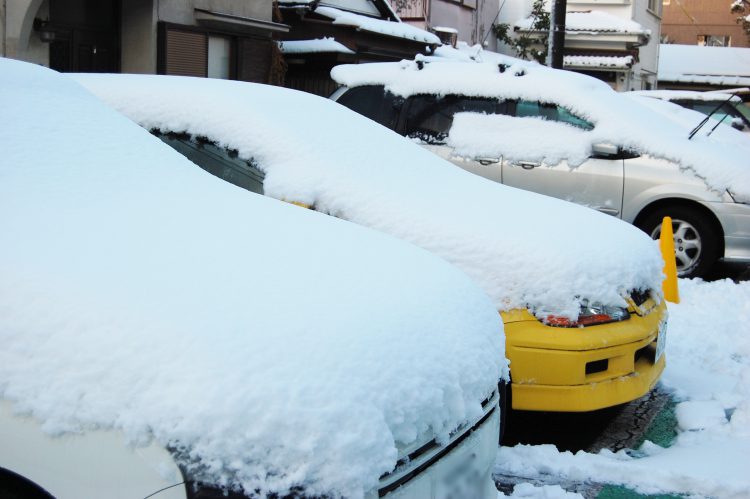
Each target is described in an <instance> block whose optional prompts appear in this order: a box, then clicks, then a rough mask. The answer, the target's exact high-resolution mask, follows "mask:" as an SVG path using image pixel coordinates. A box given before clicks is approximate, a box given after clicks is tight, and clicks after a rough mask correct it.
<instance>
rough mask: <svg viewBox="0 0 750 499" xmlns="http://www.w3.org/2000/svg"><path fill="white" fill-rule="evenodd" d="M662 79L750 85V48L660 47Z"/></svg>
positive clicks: (660, 78)
mask: <svg viewBox="0 0 750 499" xmlns="http://www.w3.org/2000/svg"><path fill="white" fill-rule="evenodd" d="M658 78H659V81H676V82H683V83H708V84H711V85H738V86H739V85H750V48H738V47H703V46H700V45H674V44H662V45H660V46H659V69H658Z"/></svg>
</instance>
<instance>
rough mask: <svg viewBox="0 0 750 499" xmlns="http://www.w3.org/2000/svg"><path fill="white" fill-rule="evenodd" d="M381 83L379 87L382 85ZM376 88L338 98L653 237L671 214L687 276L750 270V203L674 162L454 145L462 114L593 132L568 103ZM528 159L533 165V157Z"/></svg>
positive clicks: (451, 154) (604, 149)
mask: <svg viewBox="0 0 750 499" xmlns="http://www.w3.org/2000/svg"><path fill="white" fill-rule="evenodd" d="M456 67H458V66H456ZM334 76H335V75H334ZM391 76H392V75H391ZM373 80H375V82H377V79H376V78H373ZM369 83H373V81H370V82H369ZM369 83H368V84H364V85H359V86H354V85H353V86H350V87H346V86H344V87H342V88H340V89H339V90H337V91H336V92H335V93H334V94H333V95H332V96H331V99H333V100H336V101H338V102H339V103H340V104H343V105H344V106H346V107H348V108H350V109H352V110H354V111H357V112H359V113H361V114H363V115H365V116H368V117H369V118H371V119H373V120H375V121H377V122H379V123H380V124H382V125H384V126H386V127H389V128H391V129H392V130H394V131H396V132H398V133H400V134H402V135H405V136H408V137H412V138H415V139H416V140H418V142H419V143H420V144H422V145H423V146H424V147H426V148H427V149H429V150H430V151H432V152H434V153H435V154H437V155H439V156H441V157H443V158H445V159H447V160H449V161H451V162H452V163H454V164H456V165H458V166H460V167H461V168H463V169H465V170H468V171H470V172H473V173H475V174H478V175H481V176H483V177H486V178H488V179H490V180H494V181H496V182H500V183H503V184H506V185H510V186H513V187H518V188H521V189H526V190H529V191H534V192H538V193H541V194H546V195H549V196H553V197H557V198H560V199H564V200H568V201H572V202H576V203H579V204H582V205H585V206H589V207H591V208H594V209H596V210H599V211H601V212H603V213H607V214H609V215H612V216H615V217H618V218H621V219H623V220H625V221H627V222H629V223H632V224H634V225H636V226H637V227H639V228H641V229H642V230H644V231H645V232H646V233H648V234H650V235H651V236H652V237H653V238H655V239H656V238H658V237H659V235H660V233H661V222H662V219H663V217H664V216H670V217H671V218H672V222H673V231H674V240H675V253H676V254H675V256H676V261H677V269H678V274H679V275H680V276H681V277H698V276H702V275H704V274H705V273H706V272H707V271H708V270H709V269H710V268H711V267H712V266H713V264H714V263H715V262H716V261H717V260H719V259H724V260H730V261H736V262H750V205H748V204H743V203H739V202H735V199H733V197H732V194H730V193H729V192H728V191H724V192H717V191H716V190H711V189H710V188H709V187H707V185H706V184H705V183H704V182H703V181H702V180H701V179H700V178H698V177H697V176H693V175H686V174H685V173H683V172H682V171H681V170H680V168H679V167H678V165H677V164H675V163H673V162H670V161H667V160H664V159H659V158H656V157H652V156H649V155H646V154H642V153H640V152H639V151H637V150H625V149H622V148H618V147H614V146H611V145H608V144H598V145H595V146H594V148H593V151H594V154H593V155H592V156H591V157H589V159H588V160H586V161H585V162H583V163H582V164H580V165H577V167H576V168H572V167H571V166H572V165H569V164H568V162H567V161H566V160H562V161H560V162H559V163H557V164H555V165H548V164H545V163H544V162H539V161H536V160H532V159H529V160H519V159H518V158H514V160H509V159H507V158H503V157H501V156H491V157H468V158H467V157H465V156H461V155H459V154H457V153H456V152H455V151H454V150H453V148H452V147H451V146H450V145H448V143H447V141H446V138H447V136H448V133H449V131H450V129H451V126H452V123H453V116H454V115H455V114H456V113H462V112H473V113H483V114H502V115H505V116H510V117H519V118H520V117H541V118H543V119H545V120H550V121H557V122H564V123H568V124H570V125H573V126H575V127H578V128H580V129H583V130H593V129H594V124H592V123H590V122H589V121H587V120H585V119H583V118H581V117H579V116H576V115H575V114H574V113H572V112H570V111H569V110H568V109H566V108H565V107H563V106H561V105H558V104H555V103H554V102H550V101H547V102H537V101H531V100H524V99H523V98H520V96H519V97H518V98H515V99H514V98H503V99H501V98H498V97H497V96H491V95H487V96H482V95H481V93H480V94H479V95H477V94H478V91H477V86H473V87H472V89H471V90H467V92H466V94H461V92H460V90H461V88H460V87H456V86H455V85H454V91H455V93H452V94H447V95H445V94H442V95H438V94H437V93H435V94H430V93H421V92H420V93H418V94H414V95H408V96H406V97H398V96H396V95H394V94H392V93H390V92H388V91H386V90H385V87H384V85H382V84H369ZM468 94H470V96H469V95H468ZM499 140H501V139H499ZM529 153H530V154H529V157H530V158H531V157H532V154H531V153H532V151H529ZM542 166H543V168H542ZM582 230H585V228H582ZM551 243H552V242H551ZM623 251H627V248H623Z"/></svg>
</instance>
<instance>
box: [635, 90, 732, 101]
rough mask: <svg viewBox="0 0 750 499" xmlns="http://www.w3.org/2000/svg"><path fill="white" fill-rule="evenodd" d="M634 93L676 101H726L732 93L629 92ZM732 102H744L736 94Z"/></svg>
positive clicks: (681, 91) (685, 91)
mask: <svg viewBox="0 0 750 499" xmlns="http://www.w3.org/2000/svg"><path fill="white" fill-rule="evenodd" d="M629 93H631V94H633V95H641V96H643V97H651V98H654V99H661V100H668V101H675V100H691V101H705V102H724V101H726V100H727V99H729V98H730V96H731V95H732V92H731V91H726V92H698V91H694V90H635V91H633V92H629ZM730 100H731V101H732V102H742V99H740V98H739V97H738V96H736V95H735V96H734V97H732V98H731V99H730Z"/></svg>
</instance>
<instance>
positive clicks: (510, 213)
mask: <svg viewBox="0 0 750 499" xmlns="http://www.w3.org/2000/svg"><path fill="white" fill-rule="evenodd" d="M75 78H76V79H77V80H78V81H80V82H81V83H83V84H84V85H85V86H86V87H88V88H89V89H90V90H91V91H92V92H93V93H94V94H96V95H98V96H99V97H101V98H102V99H103V100H104V101H105V102H108V103H109V104H111V105H112V106H113V107H114V108H116V109H117V110H119V111H122V112H123V113H124V114H125V115H127V116H129V117H130V118H132V119H133V120H135V121H136V122H138V123H140V124H141V125H142V126H143V127H145V128H147V129H154V128H157V129H160V130H163V131H173V132H187V133H189V134H191V135H193V136H203V137H207V138H208V139H210V140H212V141H215V142H218V143H220V144H221V145H222V146H226V147H229V148H232V149H236V150H237V151H238V154H239V155H240V157H243V158H253V159H254V161H255V162H256V163H257V164H258V166H259V168H260V169H262V170H263V171H265V173H266V178H265V182H264V190H265V194H267V195H270V196H272V197H275V198H279V199H286V200H293V201H299V202H303V203H306V204H308V205H311V206H314V207H315V209H317V210H319V211H321V212H324V213H329V214H332V215H334V216H337V217H340V218H343V219H346V220H350V221H353V222H356V223H358V224H361V225H365V226H368V227H372V228H375V229H378V230H381V231H383V232H387V233H389V234H392V235H394V236H397V237H399V238H402V239H406V240H408V241H410V242H412V243H414V244H416V245H418V246H421V247H423V248H425V249H428V250H430V251H432V252H434V253H436V254H438V255H440V256H442V257H443V258H445V259H446V260H448V261H449V262H451V263H453V264H455V265H457V266H458V267H459V268H461V269H462V270H464V271H465V272H466V273H467V274H469V276H471V277H472V278H474V279H475V280H476V281H477V282H478V283H479V284H480V285H481V286H482V287H483V288H484V290H485V291H486V292H487V293H488V294H489V295H490V297H491V298H492V300H493V301H494V303H495V305H496V306H497V307H498V308H499V309H502V310H507V309H512V308H519V307H526V306H530V307H532V308H534V307H540V308H541V307H543V308H544V309H545V310H546V311H550V312H558V313H561V314H566V315H568V316H572V317H576V316H577V315H578V311H579V305H578V303H579V301H580V297H587V298H589V299H592V300H598V301H602V302H605V303H609V304H619V305H622V304H624V302H623V299H622V296H621V293H623V292H627V291H628V290H631V289H633V288H652V289H658V288H659V287H660V278H661V267H662V262H661V258H660V255H659V254H658V251H657V249H656V244H655V243H654V242H653V241H651V240H650V239H649V238H648V237H647V236H646V235H645V234H643V233H642V232H640V231H639V230H637V229H635V228H634V227H632V226H630V225H629V224H626V223H624V222H620V221H619V220H616V219H613V218H610V217H608V216H606V215H602V214H600V213H596V212H594V211H592V210H588V209H586V208H583V207H580V206H576V205H573V204H569V203H565V202H563V201H559V200H556V199H551V198H548V197H545V196H540V195H536V194H532V193H529V192H525V191H520V190H517V189H513V188H510V187H504V186H501V185H499V184H496V183H493V182H488V181H486V180H484V179H482V178H480V177H477V176H475V175H472V174H469V173H466V172H464V171H462V170H460V169H459V168H456V167H455V166H454V165H452V164H451V163H448V162H446V161H443V160H441V159H439V158H437V157H435V156H434V155H433V154H431V153H429V152H427V151H425V150H424V149H422V148H421V147H418V146H417V145H415V144H413V143H412V142H411V141H409V140H407V139H404V138H403V137H401V136H399V135H397V134H395V133H394V132H391V131H390V130H387V129H385V128H383V127H381V126H380V125H378V124H376V123H374V122H372V121H370V120H369V119H367V118H364V117H362V116H360V115H358V114H356V113H354V112H352V111H350V110H349V109H346V108H344V107H343V106H340V105H339V104H336V103H335V102H333V101H330V100H328V99H323V98H320V97H316V96H312V95H309V94H305V93H302V92H296V91H292V90H288V89H281V88H276V87H270V86H267V85H253V84H248V83H242V82H233V81H221V80H209V79H198V78H179V77H155V76H131V75H76V76H75ZM623 248H628V251H627V252H623Z"/></svg>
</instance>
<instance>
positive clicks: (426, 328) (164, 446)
mask: <svg viewBox="0 0 750 499" xmlns="http://www.w3.org/2000/svg"><path fill="white" fill-rule="evenodd" d="M0 109H2V110H3V112H2V114H3V120H2V121H1V122H0V179H2V180H1V181H0V233H2V234H3V242H2V244H0V297H1V298H0V343H2V349H0V496H1V497H4V498H5V497H8V496H10V497H24V498H29V497H48V495H45V494H50V495H51V496H54V497H58V498H60V499H63V498H93V497H106V498H134V497H158V498H167V497H169V498H178V497H181V498H184V497H191V498H192V497H195V498H197V497H224V492H228V491H233V493H234V494H246V495H247V496H249V497H299V498H301V497H355V498H356V497H365V498H371V497H383V496H386V497H391V495H392V494H391V493H392V492H396V495H398V497H403V496H408V497H451V496H452V497H484V498H494V497H495V496H496V495H497V491H496V489H495V487H494V484H493V482H492V480H491V475H490V473H491V471H492V467H493V464H494V458H495V454H496V450H497V442H498V438H499V434H498V429H499V418H500V414H499V413H500V408H499V407H498V394H497V392H498V390H497V387H498V380H499V379H507V362H506V361H505V355H504V351H503V347H504V341H503V332H502V322H501V320H500V318H499V317H498V315H497V311H496V309H495V307H494V305H493V304H492V303H491V301H490V300H489V299H488V298H487V296H486V295H485V294H484V293H483V292H482V290H481V289H480V288H479V287H478V286H476V284H475V283H473V282H472V281H471V280H470V279H469V278H468V277H467V276H465V275H464V274H463V273H461V272H460V271H459V270H457V269H455V268H454V267H452V266H450V265H448V264H447V263H445V262H444V261H443V260H442V259H440V258H438V257H436V256H434V255H432V254H430V253H428V252H426V251H424V250H422V249H420V248H416V247H414V246H412V245H409V244H406V243H404V242H402V241H399V240H397V239H395V238H392V237H390V236H387V235H384V234H381V233H378V232H376V231H371V230H369V229H366V228H364V227H360V226H357V225H354V224H350V223H347V222H344V221H341V220H337V219H334V218H331V217H328V216H325V215H322V214H320V213H316V212H313V211H310V210H305V209H302V208H299V207H296V206H293V205H291V204H287V203H282V202H279V201H277V200H274V199H270V198H266V197H263V196H257V195H251V194H248V193H247V192H245V191H244V190H242V189H239V188H237V187H235V186H233V185H231V184H229V183H227V182H224V181H222V180H220V179H217V178H216V177H214V176H212V175H209V174H207V173H206V172H204V171H203V170H201V169H199V168H196V167H195V165H193V164H192V163H190V162H189V161H187V160H185V158H183V157H182V156H181V155H179V154H177V153H175V152H174V151H173V150H172V149H170V148H169V147H167V146H165V145H164V144H163V143H162V142H160V141H159V140H158V139H156V138H154V137H153V136H151V135H149V134H148V133H147V132H146V131H144V130H143V129H141V128H140V127H138V126H136V125H135V124H133V123H132V122H131V121H130V120H128V119H126V118H125V117H123V116H122V115H120V114H118V113H116V112H114V111H112V110H111V109H110V108H108V107H107V106H105V105H104V104H102V103H101V102H100V101H99V100H98V99H96V98H95V97H94V96H92V95H91V94H90V93H88V92H87V91H86V90H85V89H84V88H82V87H81V86H80V85H78V84H76V83H75V82H74V81H72V80H70V79H69V78H67V77H65V76H62V75H60V74H58V73H55V72H53V71H50V70H49V69H45V68H42V67H39V66H35V65H31V64H26V63H21V62H17V61H11V60H7V59H0ZM212 490H213V491H212ZM44 491H46V492H44ZM13 494H15V495H13ZM231 497H239V495H232V496H231ZM243 497H244V495H243Z"/></svg>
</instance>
